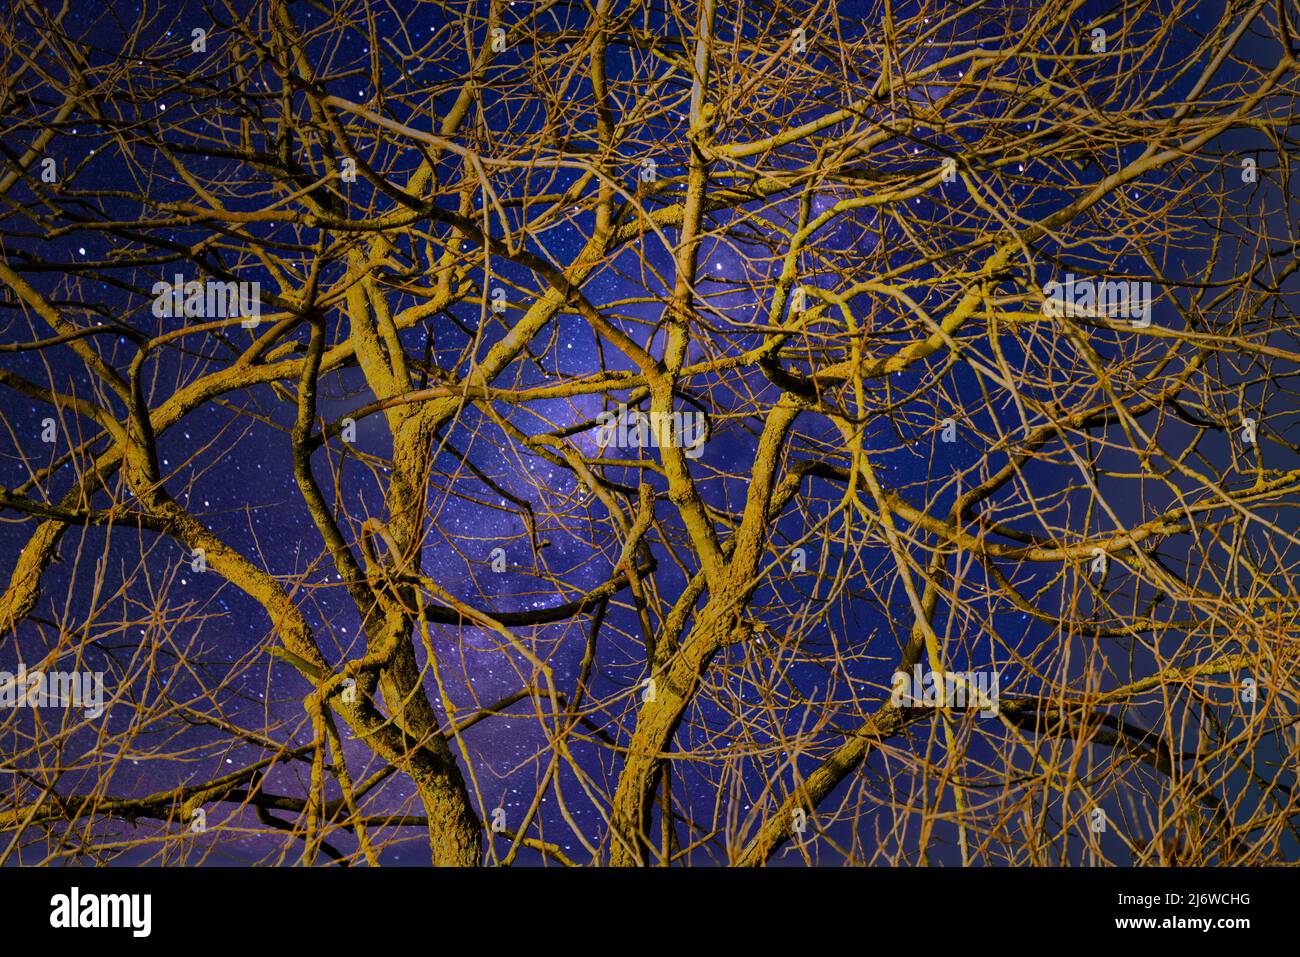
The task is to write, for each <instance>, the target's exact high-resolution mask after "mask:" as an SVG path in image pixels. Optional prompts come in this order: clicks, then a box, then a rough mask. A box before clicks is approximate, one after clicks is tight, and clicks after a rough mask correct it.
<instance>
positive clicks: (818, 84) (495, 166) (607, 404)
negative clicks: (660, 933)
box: [0, 0, 1300, 865]
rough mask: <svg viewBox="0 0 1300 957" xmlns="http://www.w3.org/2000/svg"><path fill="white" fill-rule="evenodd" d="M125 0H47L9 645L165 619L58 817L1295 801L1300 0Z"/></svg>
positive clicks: (189, 848)
mask: <svg viewBox="0 0 1300 957" xmlns="http://www.w3.org/2000/svg"><path fill="white" fill-rule="evenodd" d="M106 7H107V8H106V9H104V10H102V11H97V12H94V13H86V12H76V13H74V12H71V10H70V7H69V5H68V4H66V3H65V4H64V6H63V8H62V9H61V10H54V9H52V8H50V7H49V6H47V5H42V4H40V3H36V2H33V0H19V2H17V3H16V4H15V5H14V6H13V7H12V9H11V10H10V12H9V13H8V14H6V15H5V18H4V20H3V35H2V36H3V43H2V44H0V48H2V49H3V51H4V53H3V56H4V64H3V66H4V69H3V71H2V72H0V117H2V119H0V145H2V146H3V152H4V167H3V169H2V170H0V198H2V199H3V220H0V279H2V280H3V282H4V284H5V286H6V287H7V297H6V298H5V300H4V301H3V303H0V305H3V312H0V322H2V326H0V328H3V335H2V337H0V338H2V339H3V344H0V353H2V354H3V360H2V361H0V386H2V387H3V393H4V406H3V408H4V410H5V424H6V428H5V431H4V434H3V438H2V439H0V441H2V442H3V443H4V444H3V455H4V481H3V490H0V509H3V518H4V520H5V523H6V524H5V525H3V526H0V529H2V530H3V531H2V533H0V534H3V536H4V538H3V541H4V542H5V549H4V551H3V555H4V565H3V573H4V574H5V575H6V576H7V582H6V586H5V590H4V593H3V597H2V598H0V632H2V633H3V634H4V635H5V636H6V637H5V639H4V644H3V646H0V651H2V653H3V655H4V658H3V661H4V667H6V668H8V669H10V671H9V672H8V673H6V674H0V702H4V701H6V699H5V697H4V696H5V694H6V693H8V695H9V698H8V699H7V700H8V703H9V704H11V705H12V704H14V703H17V704H22V703H23V697H22V696H23V693H24V682H29V681H31V678H30V675H32V674H38V675H42V676H45V677H44V678H42V680H45V679H48V677H49V676H50V675H54V674H56V673H57V674H71V675H74V676H76V675H84V674H100V675H102V676H103V680H104V685H103V687H104V700H103V710H102V714H96V713H94V712H95V711H97V710H98V709H97V708H94V707H67V706H65V707H62V708H54V707H52V705H53V704H57V703H58V701H62V702H63V703H64V704H65V705H67V703H68V702H69V701H70V700H71V699H70V698H69V694H68V693H67V692H68V689H65V693H63V694H62V697H61V698H60V697H59V695H57V694H56V695H54V696H53V697H52V698H50V699H49V700H45V701H43V702H36V704H37V706H36V707H33V708H22V707H11V708H10V709H9V710H6V711H4V712H0V728H2V729H3V730H2V731H0V734H2V735H3V759H2V764H0V772H3V777H2V778H0V784H2V785H3V805H0V830H2V831H4V832H5V833H6V834H7V835H8V837H7V839H6V841H5V842H4V845H3V846H4V848H5V849H4V850H3V851H0V854H2V855H3V859H4V860H6V861H22V862H25V863H38V862H45V861H52V860H55V859H59V858H72V859H76V860H95V861H106V860H112V859H123V860H165V861H169V862H171V861H177V862H191V863H192V862H197V861H199V860H202V859H205V858H208V857H213V856H216V857H224V858H238V859H242V860H260V861H268V862H278V861H286V862H301V863H308V864H310V863H316V862H324V861H338V862H342V863H350V862H363V861H364V862H366V863H369V864H372V865H373V864H377V863H381V862H383V861H386V860H394V859H400V855H401V854H402V853H403V852H404V851H409V850H410V849H411V848H412V845H414V846H415V847H417V848H418V849H419V856H420V857H421V858H422V859H424V860H431V861H432V862H434V863H436V864H456V865H474V864H479V863H506V864H508V863H512V862H515V861H533V860H541V861H544V862H548V863H562V864H566V865H573V864H587V863H600V864H614V865H629V864H660V865H667V864H673V863H705V862H714V863H728V864H741V865H756V864H763V863H766V862H768V861H770V860H772V859H773V858H775V857H791V856H792V857H793V858H795V859H798V860H804V861H806V862H808V863H831V862H836V863H839V862H852V863H884V862H889V863H924V862H927V861H949V862H959V863H965V864H986V863H1009V864H1057V863H1094V864H1095V863H1103V862H1117V863H1128V862H1137V863H1242V864H1244V863H1264V862H1272V861H1278V860H1285V859H1294V857H1295V854H1296V851H1297V846H1298V845H1297V838H1298V837H1300V835H1298V834H1297V831H1296V826H1297V821H1296V815H1297V813H1300V804H1298V803H1297V797H1296V795H1295V787H1296V764H1297V753H1298V751H1300V730H1297V728H1296V727H1295V714H1296V713H1297V710H1296V703H1297V702H1296V698H1297V694H1296V692H1297V676H1296V667H1297V663H1298V661H1300V657H1298V656H1297V638H1298V637H1300V631H1298V627H1297V612H1298V610H1300V608H1298V602H1300V598H1298V597H1297V596H1298V594H1300V592H1298V591H1297V582H1296V574H1297V571H1298V570H1300V565H1298V564H1297V558H1296V557H1295V556H1296V551H1295V549H1296V546H1298V545H1300V541H1298V540H1297V532H1296V530H1297V527H1298V523H1297V521H1296V511H1295V509H1296V507H1297V504H1300V502H1298V501H1297V492H1300V457H1297V452H1298V451H1300V449H1298V448H1297V445H1296V434H1297V433H1296V422H1295V417H1296V407H1295V402H1294V391H1293V390H1294V384H1295V383H1294V380H1295V376H1296V375H1297V372H1300V365H1297V360H1300V347H1298V345H1297V342H1296V334H1297V331H1298V329H1300V327H1298V326H1297V323H1296V320H1295V312H1296V305H1297V293H1298V291H1300V283H1298V282H1297V279H1296V276H1295V272H1296V270H1297V262H1300V259H1298V257H1297V237H1296V233H1295V223H1296V221H1297V215H1296V213H1297V205H1296V198H1295V191H1294V189H1293V187H1292V181H1291V167H1290V162H1291V157H1292V155H1293V151H1294V146H1295V141H1294V129H1293V116H1294V109H1295V102H1296V100H1295V98H1296V94H1297V76H1296V68H1297V60H1296V56H1295V52H1296V38H1295V30H1296V26H1295V25H1296V23H1297V22H1298V21H1300V16H1298V13H1300V11H1298V10H1297V8H1296V6H1295V4H1294V2H1289V0H1279V2H1276V3H1272V4H1269V3H1265V2H1262V0H1261V2H1257V3H1251V2H1238V0H1226V2H1222V3H1220V4H1218V5H1216V6H1213V7H1211V6H1210V5H1208V4H1205V3H1195V4H1194V3H1185V2H1180V0H1161V2H1143V0H1134V2H1123V3H1117V4H1115V5H1113V6H1111V7H1110V8H1108V9H1107V10H1106V12H1104V13H1103V14H1100V15H1096V16H1093V15H1092V14H1091V13H1089V12H1086V10H1085V5H1084V4H1083V3H1081V2H1049V3H1045V4H1038V3H1036V4H1027V3H998V4H992V3H984V2H970V3H962V4H957V5H954V4H948V3H942V2H931V0H919V2H914V3H907V4H900V3H896V2H892V0H884V2H879V3H872V4H868V5H863V6H862V7H861V9H859V8H857V7H856V6H855V7H854V8H853V9H849V5H847V4H845V5H842V6H841V5H836V4H830V5H827V4H818V3H797V4H787V3H783V2H775V3H743V4H720V3H717V2H715V0H698V2H695V3H686V2H678V0H657V2H653V3H650V2H642V0H633V2H629V3H610V2H608V0H595V2H594V3H589V4H578V3H561V2H556V0H536V2H533V3H520V4H515V3H502V2H496V0H489V2H481V0H475V2H462V3H455V4H447V3H412V4H393V5H389V4H373V5H367V4H365V3H361V2H356V0H337V2H333V3H325V2H321V3H313V2H297V3H291V2H287V0H272V2H270V3H267V4H250V5H246V6H235V5H232V4H229V3H226V2H221V3H211V4H207V5H204V6H203V7H201V8H200V7H198V6H182V7H177V8H173V7H171V6H169V5H166V4H164V5H162V6H154V5H153V4H152V3H149V2H146V4H145V8H144V9H143V10H137V8H136V7H135V6H134V5H133V6H131V8H130V10H129V12H128V11H127V9H126V8H124V7H123V8H119V5H117V4H115V3H111V2H110V3H108V4H107V5H106ZM1087 9H1088V10H1091V8H1090V7H1089V8H1087ZM214 490H215V491H214ZM218 492H219V493H221V496H222V497H221V498H220V499H219V500H218V498H217V493H218ZM19 663H21V664H22V666H23V668H24V669H25V671H24V672H23V673H22V674H21V675H20V674H18V672H16V671H15V670H14V669H16V667H17V665H18V664H19ZM6 682H7V684H6ZM37 684H40V681H38V682H37ZM46 684H48V681H46ZM35 686H36V685H32V687H35ZM72 687H73V686H72V685H69V686H68V688H72ZM86 687H87V688H89V687H91V685H86ZM28 698H29V699H30V695H29V696H28ZM55 699H57V700H55ZM27 703H33V702H32V701H31V700H28V701H27ZM79 703H80V704H85V702H84V701H82V702H79ZM521 855H523V856H521Z"/></svg>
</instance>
